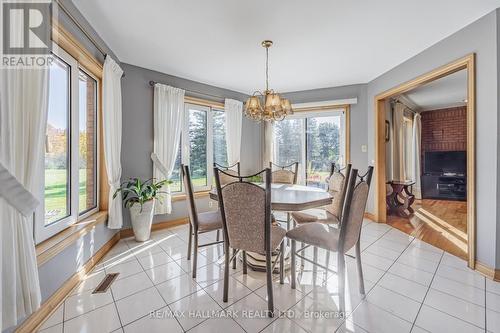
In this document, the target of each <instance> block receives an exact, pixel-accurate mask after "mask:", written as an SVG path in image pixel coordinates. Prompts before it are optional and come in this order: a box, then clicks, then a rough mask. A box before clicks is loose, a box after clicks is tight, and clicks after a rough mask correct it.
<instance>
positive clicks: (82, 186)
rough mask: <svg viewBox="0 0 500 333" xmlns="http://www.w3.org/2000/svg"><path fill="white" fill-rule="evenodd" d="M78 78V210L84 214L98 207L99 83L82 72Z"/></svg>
mask: <svg viewBox="0 0 500 333" xmlns="http://www.w3.org/2000/svg"><path fill="white" fill-rule="evenodd" d="M78 76H79V79H78V89H79V91H78V97H79V105H78V110H79V131H78V153H79V157H78V160H79V163H78V171H79V173H78V179H79V192H78V197H79V204H78V208H79V213H80V214H84V213H85V212H87V211H89V210H91V209H93V208H96V206H97V159H96V156H97V153H96V148H97V133H96V126H95V125H96V119H97V117H96V115H97V105H96V102H97V82H96V80H94V79H93V78H92V77H90V76H89V75H88V74H86V73H85V72H83V71H82V70H80V71H79V75H78Z"/></svg>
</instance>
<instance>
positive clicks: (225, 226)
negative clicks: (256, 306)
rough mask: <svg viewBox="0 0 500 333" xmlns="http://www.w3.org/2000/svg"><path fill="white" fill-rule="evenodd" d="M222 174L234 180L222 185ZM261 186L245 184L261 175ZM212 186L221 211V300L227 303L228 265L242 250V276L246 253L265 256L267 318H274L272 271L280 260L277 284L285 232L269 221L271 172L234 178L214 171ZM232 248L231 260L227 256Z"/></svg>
mask: <svg viewBox="0 0 500 333" xmlns="http://www.w3.org/2000/svg"><path fill="white" fill-rule="evenodd" d="M221 174H225V175H226V176H228V177H233V181H232V182H229V183H228V184H226V185H222V184H221V181H220V179H221V177H220V176H221ZM262 174H264V175H263V179H264V186H265V187H262V186H259V185H257V184H254V183H250V182H248V181H245V179H250V178H253V177H256V176H262ZM214 175H215V183H216V185H217V193H218V195H219V203H220V209H221V212H222V230H223V234H224V254H225V260H224V262H225V264H224V293H223V301H224V302H227V300H228V292H229V290H228V288H229V263H230V262H231V261H232V260H234V259H236V255H237V254H238V252H239V251H242V258H243V274H246V273H247V263H246V253H247V252H254V253H258V254H261V255H265V257H266V277H267V302H268V311H269V312H268V315H269V316H270V317H272V316H273V315H274V299H273V284H272V283H273V279H272V272H273V271H274V268H275V266H276V263H277V262H278V258H279V263H280V266H279V272H280V283H281V284H283V279H284V271H283V269H284V250H285V244H284V241H283V239H284V237H285V234H286V230H285V229H283V228H281V227H279V226H278V225H274V224H272V221H271V169H264V170H263V171H261V172H259V173H257V174H255V175H252V176H246V177H241V176H233V175H231V174H228V173H226V172H225V171H222V170H219V169H217V168H214ZM278 247H279V252H278V253H277V256H276V257H275V262H274V264H273V263H272V254H273V252H275V251H276V250H277V249H278ZM229 248H232V249H233V250H235V251H233V253H232V257H231V255H230V253H229Z"/></svg>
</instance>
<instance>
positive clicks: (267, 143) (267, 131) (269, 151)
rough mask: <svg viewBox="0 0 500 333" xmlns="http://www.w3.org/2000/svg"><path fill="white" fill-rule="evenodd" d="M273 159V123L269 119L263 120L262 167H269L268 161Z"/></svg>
mask: <svg viewBox="0 0 500 333" xmlns="http://www.w3.org/2000/svg"><path fill="white" fill-rule="evenodd" d="M273 159H274V125H273V123H272V122H270V121H266V122H264V159H263V163H264V165H263V167H264V168H269V162H272V161H273Z"/></svg>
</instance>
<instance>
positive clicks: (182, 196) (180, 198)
mask: <svg viewBox="0 0 500 333" xmlns="http://www.w3.org/2000/svg"><path fill="white" fill-rule="evenodd" d="M209 194H210V191H199V192H195V193H194V197H195V198H203V197H208V196H209ZM186 197H187V196H186V194H185V193H183V194H177V195H175V194H174V195H173V196H172V202H176V201H183V200H186Z"/></svg>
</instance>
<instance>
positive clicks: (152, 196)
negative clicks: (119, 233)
mask: <svg viewBox="0 0 500 333" xmlns="http://www.w3.org/2000/svg"><path fill="white" fill-rule="evenodd" d="M170 183H172V182H171V181H170V180H162V181H160V182H155V181H154V178H151V179H148V180H146V181H142V180H140V179H139V178H131V179H130V180H128V181H125V182H123V183H122V184H121V185H120V187H119V188H118V189H117V190H116V191H115V193H114V194H113V199H114V198H116V196H117V195H118V193H120V192H121V194H122V199H123V206H124V207H126V208H128V209H129V210H130V218H131V220H132V229H133V230H134V236H135V240H136V241H138V242H144V241H147V240H148V239H149V236H150V235H151V224H152V223H153V215H154V206H155V201H156V200H157V199H158V200H159V194H160V193H166V192H162V191H160V188H161V187H162V186H164V185H166V184H170Z"/></svg>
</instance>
